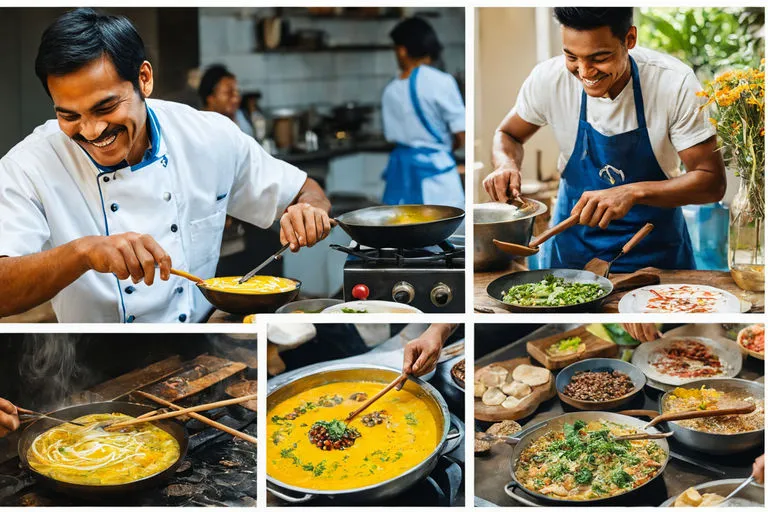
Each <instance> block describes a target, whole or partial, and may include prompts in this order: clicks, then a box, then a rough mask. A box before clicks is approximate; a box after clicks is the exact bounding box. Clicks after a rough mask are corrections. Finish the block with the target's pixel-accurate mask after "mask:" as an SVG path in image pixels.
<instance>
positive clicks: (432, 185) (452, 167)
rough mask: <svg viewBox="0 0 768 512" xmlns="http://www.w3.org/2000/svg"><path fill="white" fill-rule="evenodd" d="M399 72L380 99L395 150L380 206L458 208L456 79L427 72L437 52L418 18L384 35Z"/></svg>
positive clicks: (461, 120)
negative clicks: (387, 38)
mask: <svg viewBox="0 0 768 512" xmlns="http://www.w3.org/2000/svg"><path fill="white" fill-rule="evenodd" d="M389 35H390V37H391V38H392V41H393V42H394V44H395V55H396V57H397V64H398V67H399V68H400V74H399V76H398V77H397V78H396V79H394V80H392V82H390V83H389V84H388V85H387V86H386V88H385V89H384V93H383V96H382V99H381V111H382V121H383V124H384V136H385V138H386V139H387V141H389V142H394V143H395V144H396V145H397V146H396V148H395V149H394V151H393V152H392V154H391V155H390V157H389V162H388V164H387V168H386V170H385V171H384V179H385V181H386V187H385V189H384V198H383V202H384V203H386V204H438V205H447V206H456V207H458V208H462V209H464V189H463V188H462V185H461V178H460V177H459V173H458V169H457V167H456V160H455V159H454V157H453V154H452V151H453V149H455V148H458V147H462V146H463V145H464V126H465V114H464V102H463V100H462V98H461V93H460V92H459V87H458V85H457V84H456V80H455V79H454V78H453V77H452V76H451V75H449V74H448V73H444V72H442V71H439V70H437V69H435V68H434V67H432V64H433V63H434V62H435V61H437V60H438V59H439V57H440V53H441V51H442V46H441V44H440V41H439V40H438V38H437V34H436V33H435V31H434V29H433V28H432V27H431V26H430V24H429V23H427V22H426V21H424V20H423V19H421V18H409V19H406V20H404V21H402V22H400V23H399V24H398V25H397V26H396V27H395V28H394V29H393V30H392V32H390V34H389Z"/></svg>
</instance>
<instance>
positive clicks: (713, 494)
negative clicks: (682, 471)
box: [659, 478, 765, 508]
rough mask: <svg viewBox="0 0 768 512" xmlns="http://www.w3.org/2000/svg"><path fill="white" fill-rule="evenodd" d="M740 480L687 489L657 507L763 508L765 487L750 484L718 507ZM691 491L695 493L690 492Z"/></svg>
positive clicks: (735, 479) (718, 481)
mask: <svg viewBox="0 0 768 512" xmlns="http://www.w3.org/2000/svg"><path fill="white" fill-rule="evenodd" d="M743 482H744V480H743V479H741V478H729V479H726V480H715V481H713V482H707V483H704V484H699V485H696V486H694V487H691V488H689V489H687V490H686V491H685V492H683V493H681V494H680V495H678V496H672V497H671V498H669V499H668V500H667V501H665V502H664V503H662V504H661V505H659V506H660V507H707V506H709V507H712V506H717V507H761V508H763V507H765V487H763V486H762V485H758V484H756V483H750V484H748V485H747V486H746V487H744V488H743V489H742V490H741V491H739V493H738V495H736V496H734V497H733V498H731V499H729V500H728V501H727V502H726V503H724V504H722V505H720V503H721V501H722V500H721V499H720V498H724V497H726V496H728V495H729V494H730V493H731V492H733V491H734V490H735V489H736V488H737V487H738V486H739V485H740V484H742V483H743ZM691 489H693V490H694V491H695V492H691Z"/></svg>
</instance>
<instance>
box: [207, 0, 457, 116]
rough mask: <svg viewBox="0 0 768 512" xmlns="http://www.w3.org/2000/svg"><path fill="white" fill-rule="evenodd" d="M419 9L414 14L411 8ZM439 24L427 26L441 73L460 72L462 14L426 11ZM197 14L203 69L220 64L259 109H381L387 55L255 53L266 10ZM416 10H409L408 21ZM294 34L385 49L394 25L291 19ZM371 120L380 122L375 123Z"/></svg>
mask: <svg viewBox="0 0 768 512" xmlns="http://www.w3.org/2000/svg"><path fill="white" fill-rule="evenodd" d="M416 10H418V9H416ZM428 10H430V11H439V12H440V17H438V18H430V19H429V21H430V23H432V25H433V26H434V27H435V30H437V32H438V34H439V36H440V40H441V42H442V43H443V46H445V52H444V55H443V60H444V61H445V64H446V71H448V72H450V73H455V72H457V71H463V70H464V9H462V8H455V7H454V8H429V9H428ZM248 11H249V13H250V14H251V15H252V16H250V17H243V16H241V12H240V11H238V10H225V9H220V8H215V9H210V8H202V9H201V10H200V12H201V15H200V58H201V66H203V67H206V66H208V65H210V64H213V63H216V62H221V63H223V64H225V65H226V66H227V67H229V68H230V70H231V71H232V72H233V73H235V75H237V77H238V80H239V81H240V85H241V87H242V89H243V90H244V91H245V92H249V91H253V90H260V91H261V92H262V97H263V98H262V102H261V103H262V105H263V107H264V108H267V109H271V108H278V107H306V106H310V105H313V104H341V103H344V102H348V101H354V102H358V103H373V104H378V103H379V101H380V99H381V93H382V91H383V89H384V86H385V85H386V84H387V83H388V82H389V81H390V80H391V79H392V78H393V77H394V76H395V74H396V73H397V64H396V62H395V57H394V55H393V53H392V51H391V50H380V51H366V52H344V53H323V52H318V53H295V54H294V53H284V54H280V53H270V54H264V53H254V48H255V22H254V19H255V17H257V16H265V15H271V14H272V10H271V9H264V8H252V9H248ZM413 12H414V9H408V10H407V14H408V15H412V14H413ZM289 20H290V24H291V29H292V30H295V29H300V28H316V29H322V30H325V31H326V33H328V34H329V42H330V44H334V45H349V44H358V45H359V44H376V45H389V44H390V40H389V32H390V30H392V27H394V26H395V24H396V23H397V21H396V20H384V21H355V20H348V19H342V20H329V19H309V18H289ZM375 118H376V119H378V118H379V116H375Z"/></svg>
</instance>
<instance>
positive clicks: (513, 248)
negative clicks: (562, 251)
mask: <svg viewBox="0 0 768 512" xmlns="http://www.w3.org/2000/svg"><path fill="white" fill-rule="evenodd" d="M578 222H579V216H578V215H575V214H574V215H571V216H570V217H568V218H567V219H565V220H564V221H562V222H561V223H559V224H557V225H556V226H552V227H551V228H549V229H548V230H546V231H545V232H543V233H542V234H541V235H539V236H538V237H537V238H535V239H533V240H532V241H531V243H530V244H528V245H527V246H525V245H520V244H513V243H510V242H503V241H501V240H497V239H495V238H494V239H493V244H494V245H495V246H496V247H498V248H499V249H501V250H502V251H504V252H506V253H507V254H512V255H513V256H533V255H534V254H536V253H537V252H539V246H540V245H541V244H543V243H544V242H546V241H547V240H549V239H550V238H552V237H553V236H555V235H557V234H560V233H562V232H563V231H565V230H566V229H568V228H570V227H573V226H575V225H576V224H578Z"/></svg>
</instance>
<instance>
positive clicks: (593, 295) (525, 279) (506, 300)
mask: <svg viewBox="0 0 768 512" xmlns="http://www.w3.org/2000/svg"><path fill="white" fill-rule="evenodd" d="M612 292H613V283H611V281H610V280H608V279H607V278H605V277H602V276H598V275H597V274H593V273H592V272H589V271H586V270H572V269H548V270H527V271H522V272H513V273H511V274H507V275H504V276H501V277H499V278H497V279H495V280H493V281H492V282H491V283H490V284H489V285H488V287H487V288H486V293H487V294H488V296H489V297H490V298H491V299H492V300H493V301H494V303H495V304H496V305H497V306H499V307H501V308H504V309H507V310H509V311H512V312H515V313H578V312H597V311H598V310H599V309H600V306H601V305H602V303H603V301H604V300H605V298H606V297H608V295H610V294H611V293H612Z"/></svg>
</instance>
